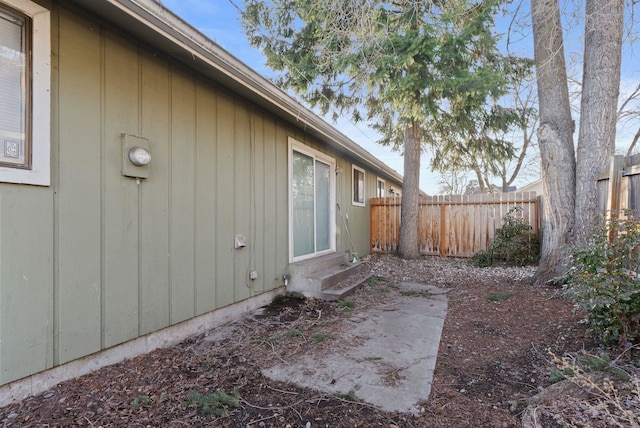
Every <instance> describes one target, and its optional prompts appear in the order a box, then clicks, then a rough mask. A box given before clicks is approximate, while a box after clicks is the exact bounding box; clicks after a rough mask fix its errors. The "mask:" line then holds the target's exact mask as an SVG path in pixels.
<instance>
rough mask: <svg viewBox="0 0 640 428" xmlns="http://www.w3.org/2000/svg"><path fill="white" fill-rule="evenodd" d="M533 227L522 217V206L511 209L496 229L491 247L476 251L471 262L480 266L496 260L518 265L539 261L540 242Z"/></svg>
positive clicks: (491, 263)
mask: <svg viewBox="0 0 640 428" xmlns="http://www.w3.org/2000/svg"><path fill="white" fill-rule="evenodd" d="M532 229H533V228H532V227H531V225H530V224H529V223H527V222H526V221H525V220H524V219H523V218H522V208H521V207H515V208H512V209H510V210H509V212H507V214H506V215H505V216H504V217H503V218H502V227H501V228H499V229H497V230H496V234H495V236H494V238H493V241H492V242H491V246H490V247H489V249H488V250H487V251H479V252H477V253H475V254H474V255H473V257H472V258H471V263H472V264H474V265H476V266H479V267H487V266H492V265H493V264H494V263H495V262H496V261H505V262H510V263H514V264H516V265H518V266H524V265H527V264H532V263H537V262H538V260H539V259H540V242H539V241H538V238H536V236H535V235H534V234H533V233H532Z"/></svg>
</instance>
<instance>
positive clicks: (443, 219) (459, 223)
mask: <svg viewBox="0 0 640 428" xmlns="http://www.w3.org/2000/svg"><path fill="white" fill-rule="evenodd" d="M515 206H520V207H522V215H523V218H525V219H526V220H527V221H528V222H529V224H531V226H532V228H533V232H534V233H535V234H538V224H539V221H538V212H539V209H538V200H537V198H536V194H535V192H531V193H529V192H525V193H516V194H485V195H465V196H460V195H458V196H444V195H439V196H432V197H423V198H421V200H420V212H419V217H418V235H419V236H418V243H419V246H420V252H421V254H423V255H440V256H441V257H448V256H449V257H471V256H472V255H473V254H475V253H476V252H478V251H484V250H487V249H488V248H489V245H490V243H491V240H492V239H493V237H494V235H495V230H496V229H497V228H499V227H501V225H502V218H503V217H504V215H505V214H506V213H507V212H509V210H510V209H512V208H513V207H515ZM400 212H401V198H400V197H391V198H374V199H372V200H371V240H370V241H371V252H372V253H377V252H395V251H396V249H397V247H398V241H399V239H400V225H401V218H400Z"/></svg>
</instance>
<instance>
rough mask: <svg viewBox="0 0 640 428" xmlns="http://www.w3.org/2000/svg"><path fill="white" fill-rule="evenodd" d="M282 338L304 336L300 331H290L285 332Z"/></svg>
mask: <svg viewBox="0 0 640 428" xmlns="http://www.w3.org/2000/svg"><path fill="white" fill-rule="evenodd" d="M284 336H285V337H289V338H291V337H297V336H304V335H303V334H302V332H301V331H300V330H290V331H288V332H286V333H285V334H284Z"/></svg>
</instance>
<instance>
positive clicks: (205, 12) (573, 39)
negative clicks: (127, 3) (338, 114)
mask: <svg viewBox="0 0 640 428" xmlns="http://www.w3.org/2000/svg"><path fill="white" fill-rule="evenodd" d="M158 1H160V2H161V3H162V4H163V5H164V6H165V7H166V8H168V9H169V10H171V11H172V12H174V13H175V14H176V15H178V16H180V17H181V18H182V19H184V20H185V21H186V22H188V23H189V24H190V25H192V26H193V27H195V28H196V29H198V30H199V31H200V32H202V33H203V34H204V35H206V36H207V37H209V38H210V39H211V40H213V41H214V42H216V43H217V44H218V45H220V46H221V47H222V48H224V49H225V50H227V51H228V52H229V53H231V54H232V55H233V56H235V57H236V58H238V59H239V60H240V61H242V62H244V63H245V64H246V65H248V66H249V67H251V68H252V69H253V70H255V71H256V72H258V73H259V74H261V75H262V76H264V77H267V78H270V77H274V76H275V73H274V72H273V71H272V70H270V69H269V68H267V67H266V66H265V65H264V57H263V55H262V53H261V52H260V51H259V50H258V49H256V48H253V47H251V46H250V45H249V42H248V41H247V38H246V36H245V35H244V33H243V32H242V28H241V18H240V14H239V12H238V10H237V8H236V7H235V5H238V6H240V7H241V6H242V0H158ZM582 3H583V2H580V1H579V2H571V1H568V2H565V5H564V6H563V7H564V8H563V10H562V13H563V17H564V18H565V22H564V23H563V24H564V30H565V51H566V53H565V56H566V60H567V63H568V68H569V69H573V70H570V74H571V72H573V73H575V74H576V75H577V74H579V73H580V71H581V69H582V65H581V63H580V61H579V58H580V55H579V52H580V51H581V48H582V43H583V40H582V36H581V33H582V30H583V27H582V24H581V22H580V19H579V13H576V10H575V9H576V4H578V8H580V7H583V6H582ZM514 7H515V6H514ZM528 9H529V5H528V0H523V1H522V6H521V10H520V12H519V14H518V15H517V16H518V17H519V19H520V20H521V21H523V22H524V23H525V24H528V22H527V21H528V19H529V18H528ZM633 18H634V19H635V17H633ZM628 19H629V18H628ZM514 26H515V23H514V22H513V20H512V19H511V16H505V17H501V18H499V19H498V20H497V28H498V31H499V32H500V30H501V29H502V32H503V33H506V32H507V28H509V27H511V28H513V27H514ZM512 34H513V35H512V37H511V38H510V41H511V43H512V44H511V49H513V50H514V53H516V54H518V55H526V56H529V57H533V53H532V51H533V43H532V40H531V35H530V34H529V33H528V31H526V30H525V31H524V33H522V34H518V33H517V32H514V33H512ZM505 40H506V39H505ZM576 52H577V53H576ZM638 75H640V61H638V58H637V55H636V53H635V52H634V49H633V46H630V45H628V44H626V45H625V47H624V48H623V65H622V78H621V80H622V83H621V94H620V95H621V97H622V96H624V95H625V94H628V93H630V91H632V89H633V88H634V87H635V86H636V85H637V84H638V82H639V80H638V77H637V76H638ZM577 102H578V103H579V100H578V101H577ZM578 107H579V104H578V106H575V108H574V110H576V109H578ZM576 111H577V110H576ZM576 111H574V116H575V115H577V112H576ZM326 121H327V122H328V123H330V124H331V125H333V126H334V127H335V128H337V129H338V130H340V131H341V132H342V133H343V134H345V135H346V136H348V137H349V138H350V139H352V140H353V141H355V142H356V143H358V144H359V145H360V146H362V147H363V148H364V149H365V150H367V151H369V152H370V153H371V154H373V155H374V156H375V157H377V158H378V159H380V160H381V161H383V162H384V163H386V164H387V165H388V166H390V167H391V168H392V169H394V170H396V171H398V172H399V173H400V174H402V173H403V158H402V155H401V154H400V153H399V152H394V151H392V150H391V149H390V148H387V147H383V146H381V145H379V144H377V143H376V139H377V134H376V133H375V132H374V131H373V130H371V129H369V128H368V126H367V124H366V123H365V122H360V123H357V124H354V123H352V122H350V121H349V120H347V119H343V120H339V121H338V122H337V123H334V122H333V121H332V120H330V119H326ZM637 129H638V123H637V120H636V121H632V122H631V123H630V124H629V123H627V124H625V125H622V126H619V128H618V141H619V146H620V147H626V146H628V144H629V143H630V141H631V138H632V137H633V134H635V132H636V130H637ZM574 139H575V140H576V141H577V132H576V134H575V135H574ZM621 150H622V149H621ZM421 165H422V167H421V170H420V188H421V189H422V190H423V191H425V192H426V193H428V194H438V193H439V192H438V190H439V187H440V175H439V174H437V173H432V172H431V171H430V170H429V157H428V153H427V154H425V155H423V159H422V161H421ZM536 178H538V177H537V175H536V174H535V173H534V174H533V175H531V174H529V175H526V176H523V177H521V178H520V179H519V180H518V181H516V185H517V186H518V187H521V186H522V185H524V184H527V183H528V182H531V181H533V180H535V179H536Z"/></svg>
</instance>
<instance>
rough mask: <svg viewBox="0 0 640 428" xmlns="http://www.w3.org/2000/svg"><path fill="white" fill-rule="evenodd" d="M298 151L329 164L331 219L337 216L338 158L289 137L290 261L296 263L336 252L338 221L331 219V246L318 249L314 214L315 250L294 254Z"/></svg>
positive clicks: (329, 213)
mask: <svg viewBox="0 0 640 428" xmlns="http://www.w3.org/2000/svg"><path fill="white" fill-rule="evenodd" d="M294 151H295V152H298V153H300V154H303V155H305V156H309V157H311V158H313V160H314V164H315V162H316V161H318V162H321V163H324V164H326V165H329V198H330V202H329V207H328V208H329V212H328V215H329V219H335V218H336V160H335V158H333V157H331V156H329V155H328V154H326V153H323V152H321V151H319V150H316V149H314V148H312V147H310V146H307V145H306V144H305V143H303V142H301V141H298V140H296V139H295V138H293V137H288V160H287V163H288V174H289V177H288V184H287V186H288V190H287V191H288V196H289V197H288V199H289V206H288V211H289V219H288V223H289V263H294V262H299V261H302V260H307V259H311V258H314V257H318V256H322V255H325V254H332V253H335V252H336V222H335V221H334V220H330V221H329V246H330V248H328V249H326V250H320V251H318V250H317V247H316V245H317V236H316V233H317V228H316V226H317V225H316V223H315V214H314V252H312V253H308V254H304V255H300V256H294V239H295V236H294V233H295V231H294V224H293V219H294V213H293V203H294V201H293V199H294V197H293V183H292V181H293V152H294ZM314 203H315V196H314Z"/></svg>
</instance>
